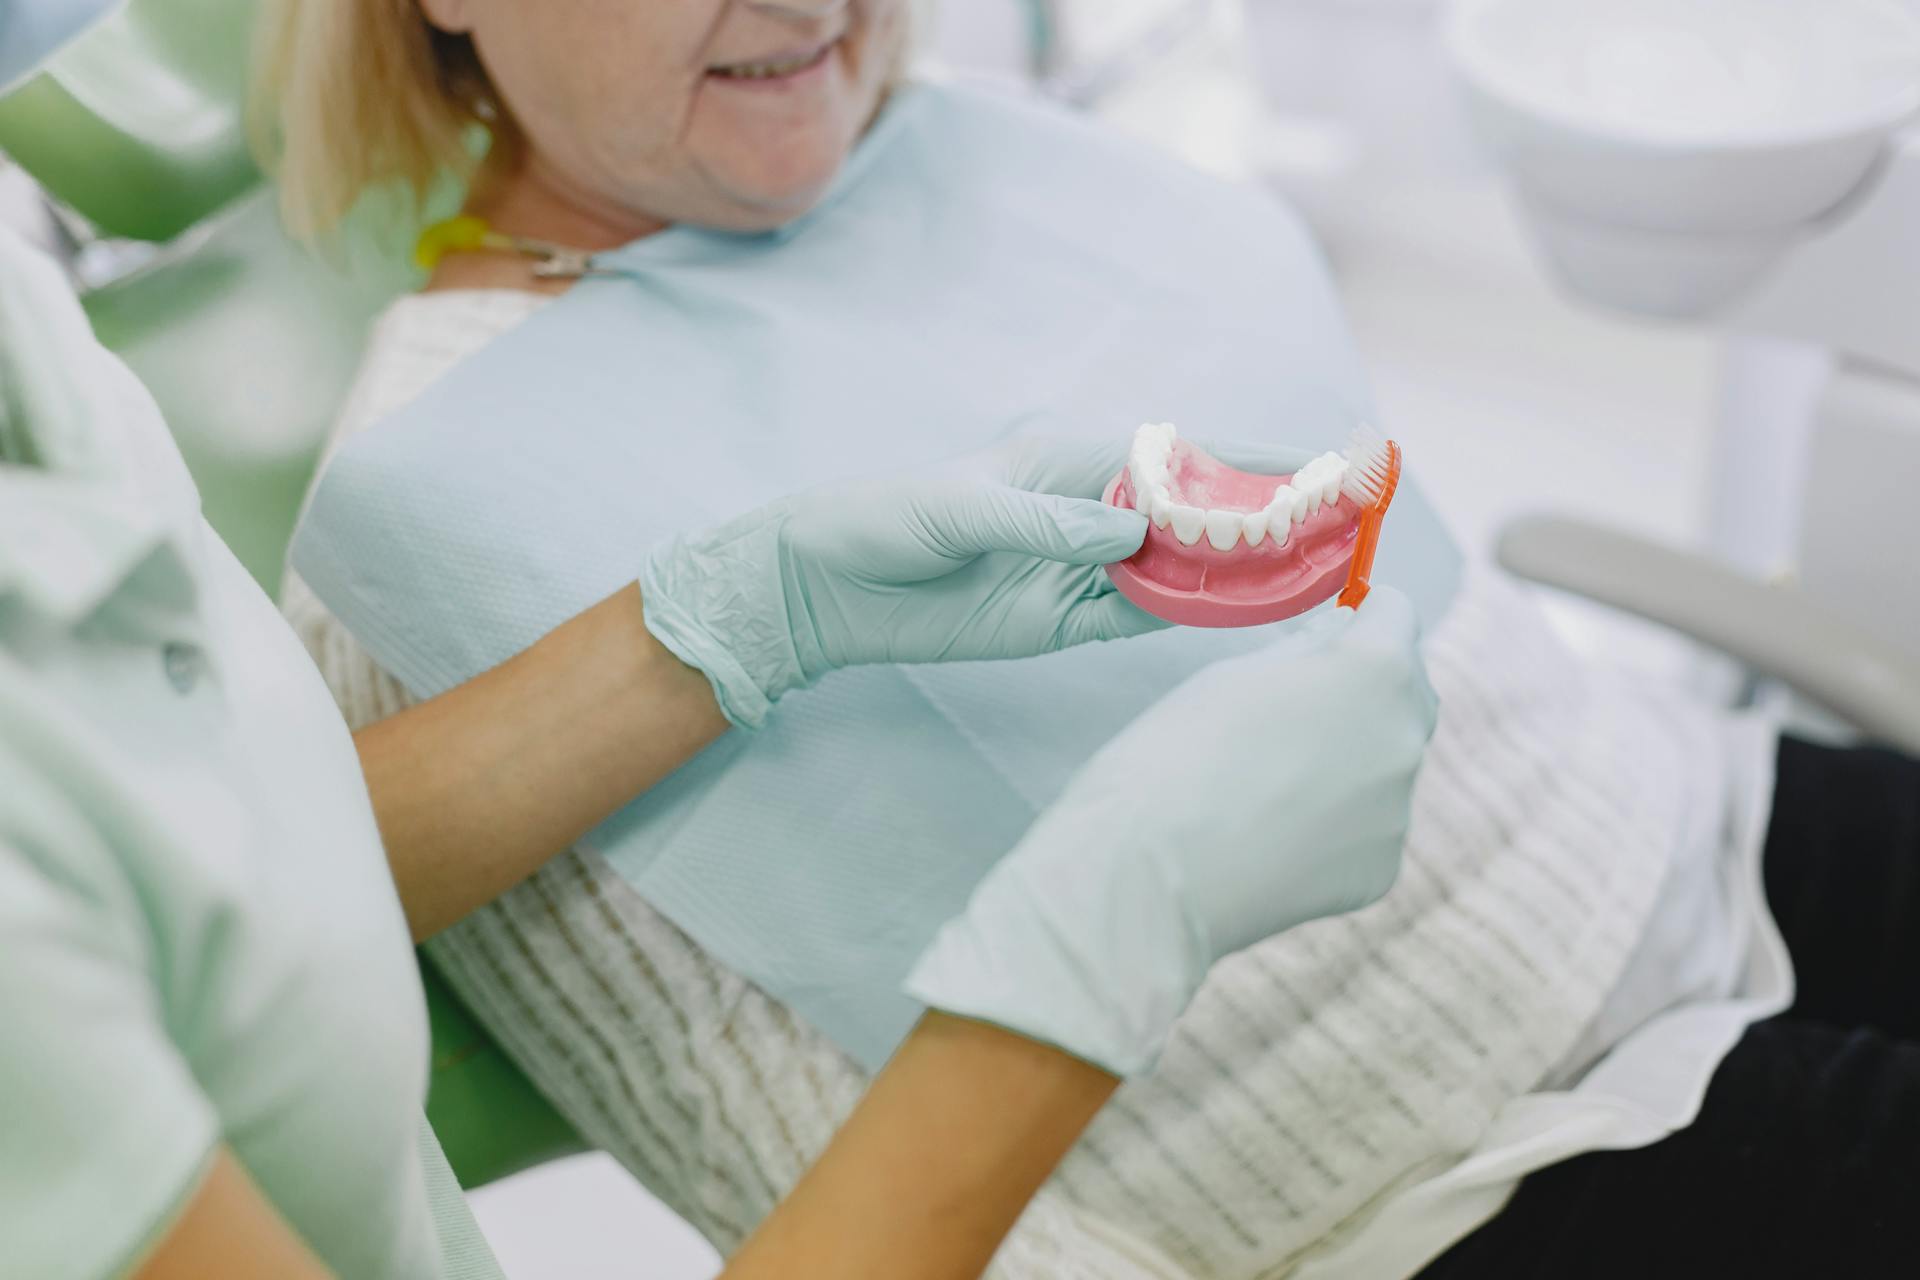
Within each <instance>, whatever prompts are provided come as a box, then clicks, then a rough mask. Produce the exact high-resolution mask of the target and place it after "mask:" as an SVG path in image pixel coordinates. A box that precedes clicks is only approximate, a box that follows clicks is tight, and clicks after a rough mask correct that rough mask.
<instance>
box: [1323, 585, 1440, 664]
mask: <svg viewBox="0 0 1920 1280" xmlns="http://www.w3.org/2000/svg"><path fill="white" fill-rule="evenodd" d="M1335 612H1336V613H1341V614H1346V615H1348V616H1349V617H1351V618H1352V624H1351V625H1350V626H1349V627H1348V628H1347V630H1346V634H1345V636H1344V638H1343V640H1342V643H1344V644H1347V645H1351V646H1354V647H1356V648H1363V649H1369V650H1373V651H1376V652H1379V653H1383V654H1404V653H1412V652H1413V651H1414V650H1415V649H1416V648H1417V647H1418V646H1419V643H1420V618H1419V615H1418V614H1416V613H1415V612H1414V611H1413V603H1412V602H1411V601H1410V600H1408V599H1407V597H1406V596H1404V595H1403V594H1401V593H1400V592H1399V591H1398V590H1396V589H1395V588H1393V587H1389V586H1385V585H1380V586H1375V587H1374V588H1373V589H1372V590H1371V591H1369V592H1368V593H1367V598H1366V599H1365V600H1362V601H1361V602H1360V606H1359V608H1357V609H1345V608H1343V609H1336V610H1335Z"/></svg>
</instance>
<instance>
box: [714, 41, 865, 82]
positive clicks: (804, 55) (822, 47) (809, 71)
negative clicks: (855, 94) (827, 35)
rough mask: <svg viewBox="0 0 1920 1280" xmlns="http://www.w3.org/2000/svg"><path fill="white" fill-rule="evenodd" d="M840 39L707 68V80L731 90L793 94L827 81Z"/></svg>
mask: <svg viewBox="0 0 1920 1280" xmlns="http://www.w3.org/2000/svg"><path fill="white" fill-rule="evenodd" d="M839 45H840V37H839V36H835V37H834V38H833V39H831V40H828V41H824V42H822V43H820V44H816V45H814V46H812V47H810V48H809V47H803V48H799V49H788V50H785V51H782V52H779V53H774V54H770V55H767V56H764V57H759V58H751V59H742V60H740V61H736V62H728V63H721V64H718V65H715V66H711V67H708V68H707V79H708V80H709V81H713V82H717V83H719V84H722V85H726V86H728V87H730V88H741V89H750V90H759V91H766V90H791V89H797V88H804V87H812V86H814V85H817V84H818V83H819V82H821V81H822V80H824V79H825V78H826V77H825V75H823V74H815V73H816V72H822V73H824V72H827V71H828V70H829V67H828V62H829V60H830V59H831V58H832V57H833V55H834V54H835V53H836V52H837V51H838V49H839Z"/></svg>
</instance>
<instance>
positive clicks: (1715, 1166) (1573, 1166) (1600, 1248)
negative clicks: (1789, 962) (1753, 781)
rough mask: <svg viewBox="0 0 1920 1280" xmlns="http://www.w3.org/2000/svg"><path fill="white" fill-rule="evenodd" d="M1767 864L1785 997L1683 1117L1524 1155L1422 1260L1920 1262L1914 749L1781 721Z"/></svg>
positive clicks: (1736, 1270) (1717, 1270)
mask: <svg viewBox="0 0 1920 1280" xmlns="http://www.w3.org/2000/svg"><path fill="white" fill-rule="evenodd" d="M1765 868H1766V886H1767V900H1768V902H1769V904H1770V905H1771V906H1772V908H1773V913H1774V918H1775V919H1776V920H1778V921H1779V923H1780V929H1781V932H1782V933H1783V934H1784V935H1785V937H1786V941H1787V947H1788V949H1789V951H1791V953H1792V955H1793V965H1794V970H1795V973H1796V975H1797V978H1798V982H1797V988H1798V994H1797V997H1796V999H1795V1001H1794V1004H1793V1008H1791V1009H1789V1010H1788V1011H1787V1012H1786V1013H1783V1014H1781V1015H1780V1016H1779V1017H1777V1018H1772V1019H1770V1020H1768V1021H1766V1022H1762V1023H1757V1024H1755V1025H1754V1026H1752V1027H1750V1028H1748V1030H1747V1033H1746V1035H1745V1037H1744V1038H1743V1039H1742V1040H1741V1041H1740V1043H1739V1044H1738V1045H1737V1046H1735V1048H1734V1049H1733V1051H1732V1052H1731V1053H1730V1054H1729V1055H1728V1056H1727V1057H1726V1059H1725V1060H1724V1061H1722V1063H1721V1064H1720V1068H1719V1070H1718V1071H1716V1072H1715V1073H1714V1077H1713V1080H1712V1082H1711V1084H1710V1085H1709V1087H1708V1090H1707V1095H1706V1101H1705V1103H1704V1105H1703V1106H1702V1107H1701V1110H1700V1116H1699V1119H1697V1120H1696V1121H1695V1122H1694V1123H1693V1124H1692V1125H1691V1126H1689V1127H1688V1128H1686V1129H1684V1130H1682V1131H1681V1132H1679V1133H1676V1134H1674V1135H1673V1136H1672V1137H1669V1138H1667V1139H1665V1140H1664V1141H1661V1142H1658V1143H1656V1144H1654V1145H1653V1146H1650V1147H1645V1148H1641V1149H1639V1150H1635V1151H1621V1152H1594V1153H1590V1154H1587V1155H1582V1156H1576V1157H1574V1158H1573V1159H1571V1160H1567V1161H1565V1162H1563V1163H1561V1164H1558V1165H1555V1166H1553V1167H1552V1168H1549V1169H1543V1170H1541V1171H1540V1172H1538V1173H1536V1174H1533V1175H1532V1176H1531V1177H1529V1178H1527V1179H1526V1180H1525V1181H1524V1182H1522V1183H1521V1185H1520V1188H1519V1190H1518V1191H1516V1192H1515V1193H1514V1196H1513V1199H1512V1200H1511V1201H1509V1202H1508V1205H1507V1207H1506V1208H1505V1209H1504V1210H1503V1211H1502V1212H1501V1213H1500V1216H1499V1217H1497V1218H1495V1219H1493V1220H1492V1221H1491V1222H1488V1223H1487V1224H1486V1225H1484V1226H1482V1227H1481V1228H1480V1229H1479V1230H1477V1231H1475V1232H1474V1233H1473V1234H1472V1235H1470V1236H1468V1237H1467V1238H1466V1239H1464V1240H1462V1241H1461V1242H1460V1243H1459V1244H1457V1245H1455V1246H1454V1247H1453V1248H1452V1249H1451V1250H1449V1251H1448V1252H1447V1253H1446V1254H1444V1255H1443V1256H1441V1257H1440V1258H1439V1259H1437V1260H1435V1261H1434V1262H1433V1263H1432V1264H1431V1265H1430V1266H1428V1267H1427V1269H1426V1270H1425V1271H1423V1272H1422V1273H1421V1280H1465V1278H1466V1277H1490V1278H1493V1280H1534V1278H1535V1277H1538V1278H1539V1280H1548V1278H1551V1280H1584V1278H1586V1277H1595V1278H1597V1277H1603V1276H1604V1277H1608V1278H1609V1280H1613V1278H1628V1277H1631V1278H1634V1280H1638V1278H1640V1277H1667V1276H1673V1277H1690V1278H1691V1277H1699V1278H1708V1277H1712V1278H1715V1280H1717V1278H1718V1277H1738V1278H1740V1280H1753V1278H1756V1277H1775V1276H1779V1277H1788V1276H1791V1277H1794V1278H1795V1280H1815V1278H1817V1280H1827V1278H1828V1277H1856V1276H1859V1277H1879V1276H1899V1277H1920V761H1914V760H1909V759H1906V758H1904V757H1901V756H1897V755H1893V754H1891V753H1889V752H1884V751H1839V750H1834V749H1831V748H1826V747H1818V746H1813V745H1811V744H1808V743H1805V742H1799V741H1795V740H1793V739H1787V740H1785V741H1783V742H1782V743H1781V744H1780V769H1779V783H1778V789H1777V791H1776V794H1775V798H1774V803H1773V817H1772V821H1771V824H1770V825H1769V828H1768V833H1767V845H1766V855H1765Z"/></svg>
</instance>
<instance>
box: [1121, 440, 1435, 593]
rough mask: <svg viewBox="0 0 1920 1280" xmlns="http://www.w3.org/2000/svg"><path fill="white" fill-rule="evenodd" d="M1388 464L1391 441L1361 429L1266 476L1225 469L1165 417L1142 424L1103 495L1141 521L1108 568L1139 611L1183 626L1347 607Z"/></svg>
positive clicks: (1395, 473) (1390, 477) (1360, 581)
mask: <svg viewBox="0 0 1920 1280" xmlns="http://www.w3.org/2000/svg"><path fill="white" fill-rule="evenodd" d="M1399 472H1400V448H1399V446H1398V445H1397V444H1395V443H1393V442H1392V441H1386V440H1381V439H1379V438H1378V437H1376V436H1374V435H1373V434H1372V433H1371V432H1369V431H1366V430H1364V429H1363V430H1362V431H1360V432H1357V433H1355V436H1354V439H1353V440H1352V442H1351V443H1350V444H1349V446H1348V448H1347V450H1346V452H1345V453H1337V452H1328V453H1323V454H1321V455H1319V456H1318V457H1316V458H1314V459H1312V460H1311V461H1309V462H1308V463H1306V465H1304V466H1302V467H1301V468H1300V469H1299V470H1297V471H1295V472H1294V473H1293V474H1291V475H1286V476H1270V475H1259V474H1256V473H1254V472H1249V471H1240V470H1237V469H1235V468H1233V467H1229V466H1227V465H1226V464H1225V463H1223V462H1221V461H1220V460H1218V459H1217V458H1214V457H1212V456H1210V455H1209V454H1207V453H1206V452H1205V451H1204V450H1201V449H1199V448H1197V447H1195V446H1194V445H1193V444H1191V443H1189V442H1187V441H1185V440H1181V439H1180V438H1179V436H1178V432H1177V431H1176V429H1175V428H1174V425H1173V424H1172V423H1170V422H1160V423H1151V422H1150V423H1145V424H1143V425H1142V426H1141V427H1140V428H1139V429H1138V430H1137V431H1136V432H1135V433H1134V437H1133V445H1132V448H1131V449H1130V450H1129V452H1128V456H1127V465H1126V467H1125V469H1124V470H1123V471H1122V472H1121V473H1120V474H1119V475H1118V476H1116V477H1114V480H1113V482H1112V483H1111V484H1110V485H1109V486H1108V488H1107V491H1106V494H1105V500H1106V501H1107V502H1109V503H1112V504H1113V505H1115V506H1121V507H1131V508H1133V509H1134V510H1136V511H1140V512H1142V513H1144V514H1145V515H1146V516H1147V518H1148V520H1149V522H1150V527H1149V529H1148V530H1147V537H1146V541H1145V542H1144V543H1143V544H1142V545H1141V548H1140V550H1139V551H1138V552H1137V553H1135V554H1134V555H1133V556H1131V557H1129V558H1128V559H1126V560H1124V561H1121V562H1120V563H1118V564H1113V565H1109V566H1107V572H1108V575H1109V576H1110V577H1112V579H1113V582H1114V585H1115V586H1117V587H1118V588H1119V589H1120V592H1121V594H1123V595H1125V596H1126V597H1127V598H1128V599H1129V600H1132V601H1133V602H1134V603H1135V604H1137V605H1139V606H1140V607H1141V608H1142V609H1145V610H1146V611H1147V612H1149V613H1151V614H1154V615H1155V616H1156V617H1160V618H1165V619H1166V620H1167V621H1169V622H1177V623H1181V624H1184V625H1187V626H1195V627H1247V626H1256V625H1258V624H1260V623H1265V622H1277V621H1280V620H1281V619H1283V618H1291V617H1294V616H1295V615H1297V614H1301V613H1304V612H1306V611H1307V610H1308V609H1311V608H1313V607H1314V606H1315V605H1317V604H1320V603H1321V602H1322V601H1325V600H1327V599H1329V598H1330V597H1332V596H1333V595H1335V594H1336V593H1340V594H1341V597H1342V598H1341V603H1342V604H1349V605H1358V604H1359V602H1360V600H1361V599H1363V598H1364V597H1365V595H1366V582H1367V577H1368V575H1369V573H1370V572H1371V569H1372V563H1373V552H1374V547H1375V545H1376V543H1377V540H1378V537H1379V528H1380V520H1381V518H1382V517H1383V516H1384V515H1385V513H1386V508H1387V504H1388V503H1389V502H1391V501H1392V499H1393V490H1394V488H1395V486H1396V485H1397V483H1398V480H1399Z"/></svg>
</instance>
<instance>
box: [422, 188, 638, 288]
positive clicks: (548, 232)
mask: <svg viewBox="0 0 1920 1280" xmlns="http://www.w3.org/2000/svg"><path fill="white" fill-rule="evenodd" d="M464 211H465V212H467V213H470V214H474V215H476V216H478V217H481V218H485V219H486V220H487V222H488V224H489V225H490V226H492V227H493V229H494V230H495V231H499V232H502V233H504V234H507V235H515V236H525V237H527V238H528V239H531V240H545V241H548V242H550V243H552V244H557V245H564V246H566V247H567V248H569V249H585V250H588V251H589V252H598V251H600V250H603V249H615V248H618V247H619V246H621V245H623V244H628V243H630V242H632V241H634V240H638V239H640V238H641V237H642V236H650V235H652V234H654V233H655V232H657V231H661V230H664V229H665V228H666V226H667V224H666V223H665V222H663V221H661V220H660V219H658V218H652V217H648V216H646V215H644V214H635V213H633V212H632V211H630V210H627V209H623V208H620V207H619V206H617V205H614V204H611V203H609V202H607V201H603V200H596V199H593V198H592V197H590V196H587V195H585V194H584V193H581V192H578V191H577V190H576V189H575V188H573V187H572V185H571V184H569V183H567V182H565V181H564V180H563V179H561V178H560V177H559V176H558V175H557V174H554V173H553V172H552V171H551V170H550V169H548V168H547V167H546V166H545V165H543V164H541V163H540V161H539V160H538V159H537V158H536V157H531V156H529V157H527V158H525V159H524V160H521V161H519V162H517V163H515V164H514V165H513V167H512V168H511V169H510V170H507V171H505V172H499V171H488V170H483V171H482V173H481V175H480V178H479V180H478V181H476V183H475V184H474V190H473V193H472V195H471V196H470V197H469V198H468V200H467V205H466V209H465V210H464ZM534 266H535V262H534V260H533V259H531V258H528V257H524V256H522V255H520V254H514V253H450V254H448V255H447V256H446V257H444V258H442V259H441V260H440V264H439V265H438V266H437V267H435V268H434V271H433V275H432V276H431V277H430V278H429V279H428V281H427V284H426V288H427V290H428V291H433V290H439V289H524V290H527V291H530V292H534V293H564V292H566V290H567V288H568V287H569V286H570V285H571V284H572V283H573V281H571V280H567V279H543V278H541V277H539V276H536V275H534V274H533V268H534Z"/></svg>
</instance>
